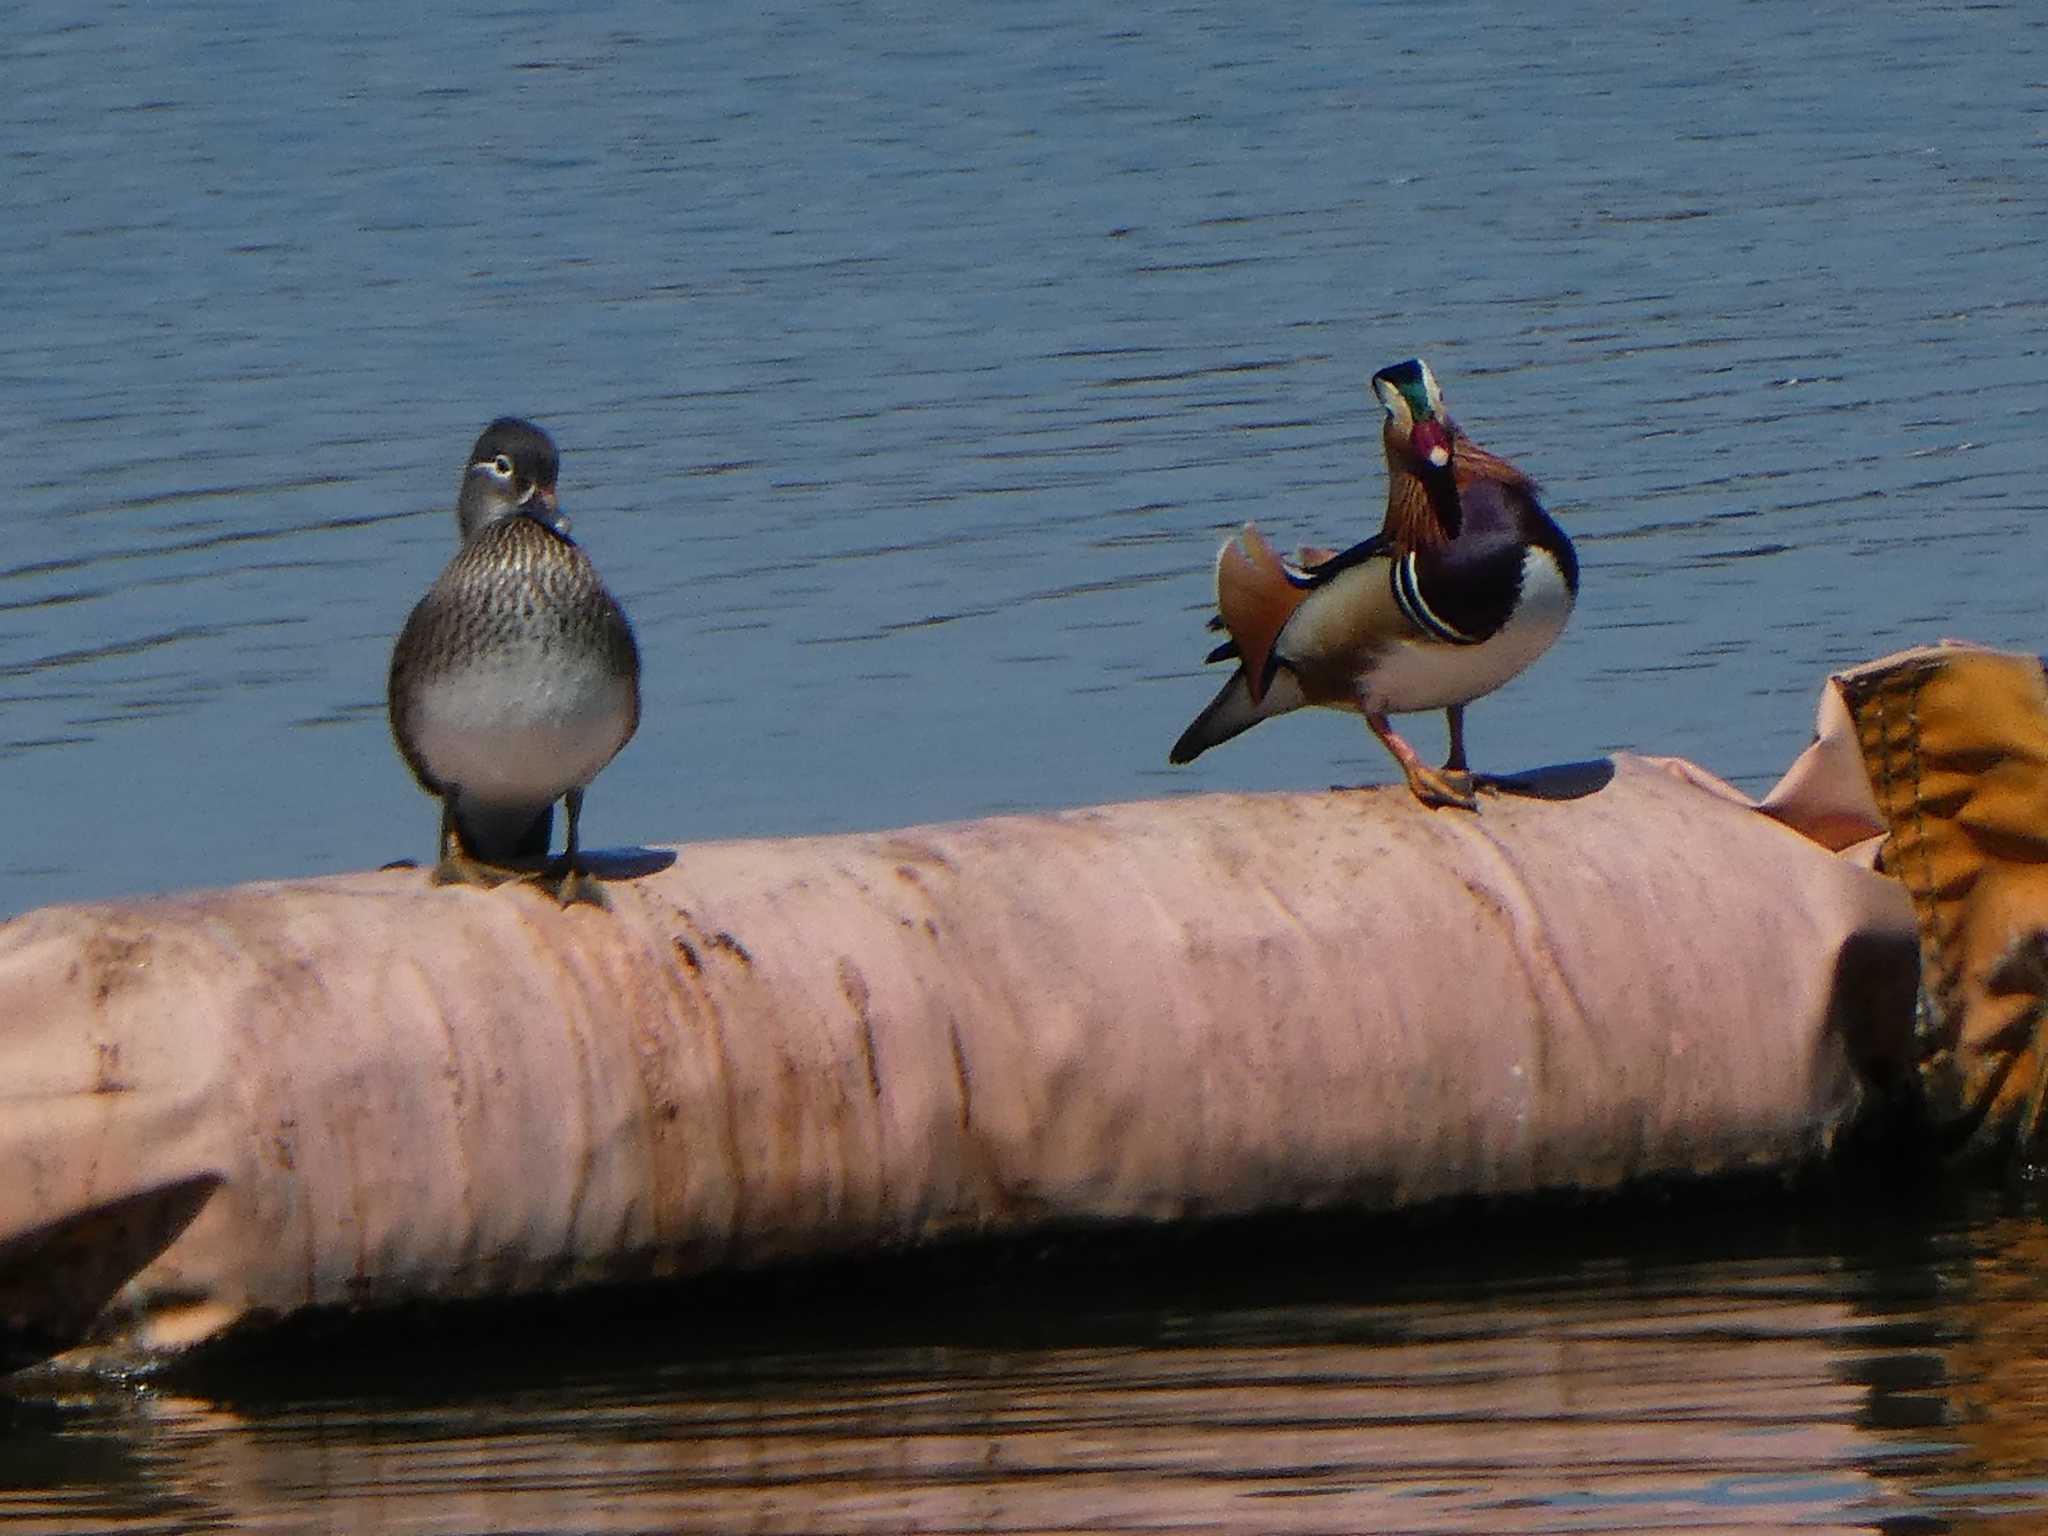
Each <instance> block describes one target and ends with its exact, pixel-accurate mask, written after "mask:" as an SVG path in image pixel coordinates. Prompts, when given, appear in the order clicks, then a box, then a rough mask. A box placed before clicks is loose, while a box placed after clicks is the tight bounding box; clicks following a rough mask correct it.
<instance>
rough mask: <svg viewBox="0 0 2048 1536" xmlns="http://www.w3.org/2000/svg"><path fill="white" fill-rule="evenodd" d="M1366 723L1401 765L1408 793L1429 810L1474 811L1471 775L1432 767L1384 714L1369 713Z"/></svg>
mask: <svg viewBox="0 0 2048 1536" xmlns="http://www.w3.org/2000/svg"><path fill="white" fill-rule="evenodd" d="M1365 723H1366V725H1367V726H1368V727H1370V728H1371V730H1372V733H1373V735H1375V736H1377V737H1379V739H1380V744H1381V745H1382V746H1384V747H1385V748H1386V749H1387V751H1389V752H1390V753H1392V754H1393V757H1394V761H1395V762H1397V763H1399V764H1400V765H1401V773H1402V776H1403V777H1404V778H1406V779H1407V780H1408V792H1409V793H1410V794H1412V795H1413V796H1415V798H1416V799H1417V800H1420V801H1421V802H1422V803H1423V804H1424V805H1427V806H1430V807H1432V808H1436V807H1444V808H1449V809H1455V810H1460V811H1476V810H1478V809H1479V800H1478V797H1477V796H1475V795H1474V794H1473V792H1472V788H1473V785H1472V775H1471V773H1470V772H1469V771H1468V770H1466V769H1465V768H1464V767H1463V766H1462V765H1460V766H1457V767H1452V766H1450V765H1448V764H1447V765H1446V766H1444V767H1442V768H1432V767H1430V766H1429V764H1427V763H1425V762H1424V761H1423V760H1422V759H1421V758H1419V757H1417V756H1416V755H1415V749H1414V748H1413V747H1411V746H1409V745H1408V743H1407V742H1405V741H1403V740H1402V739H1401V737H1400V735H1399V733H1398V732H1396V731H1395V729H1394V727H1393V725H1392V724H1391V723H1390V722H1389V721H1388V719H1387V717H1386V716H1385V715H1384V714H1381V713H1378V712H1376V711H1372V710H1368V711H1366V714H1365Z"/></svg>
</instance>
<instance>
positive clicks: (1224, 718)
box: [1167, 523, 1308, 763]
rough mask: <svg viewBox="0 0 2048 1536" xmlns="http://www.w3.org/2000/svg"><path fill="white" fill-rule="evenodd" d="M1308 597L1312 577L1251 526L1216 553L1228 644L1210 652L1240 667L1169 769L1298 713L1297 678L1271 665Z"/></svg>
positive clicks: (1220, 616)
mask: <svg viewBox="0 0 2048 1536" xmlns="http://www.w3.org/2000/svg"><path fill="white" fill-rule="evenodd" d="M1307 595H1308V578H1307V577H1306V576H1304V575H1303V574H1302V573H1300V572H1298V571H1295V570H1292V569H1290V568H1289V567H1288V565H1287V562H1286V561H1284V560H1282V559H1281V558H1280V555H1279V553H1278V551H1276V550H1275V549H1274V548H1273V546H1272V545H1271V544H1269V543H1268V542H1266V536H1265V535H1264V534H1262V533H1260V532H1259V530H1258V527H1257V526H1256V525H1255V524H1252V523H1246V524H1245V525H1244V529H1243V531H1242V532H1241V533H1239V534H1238V535H1237V536H1236V537H1235V538H1233V539H1230V540H1229V541H1227V542H1226V543H1225V544H1224V546H1223V548H1222V549H1221V550H1220V551H1218V552H1217V555H1216V614H1217V616H1216V618H1215V619H1214V620H1212V621H1211V624H1212V626H1213V627H1215V628H1219V629H1223V630H1226V631H1228V632H1229V635H1230V639H1229V640H1228V641H1226V642H1225V643H1224V644H1222V645H1219V646H1218V647H1216V649H1215V650H1213V651H1211V652H1210V653H1209V660H1211V661H1227V660H1230V659H1231V658H1232V657H1235V658H1236V659H1237V662H1238V668H1237V671H1236V673H1235V674H1233V675H1232V677H1231V679H1230V681H1229V682H1227V683H1225V684H1224V685H1223V691H1222V692H1220V693H1218V694H1217V695H1216V697H1215V698H1214V699H1212V700H1210V701H1209V707H1208V708H1207V709H1205V710H1203V711H1202V712H1201V714H1199V715H1197V716H1196V717H1195V721H1194V723H1193V724H1192V725H1190V726H1189V727H1188V728H1187V729H1186V730H1185V731H1182V732H1181V735H1180V740H1179V741H1176V742H1175V743H1174V744H1173V750H1172V752H1170V753H1168V754H1167V761H1168V762H1170V763H1188V762H1193V761H1194V760H1195V759H1196V758H1197V757H1199V756H1201V754H1202V753H1204V752H1206V751H1208V750H1209V748H1211V747H1213V746H1215V745H1216V744H1217V743H1219V742H1224V741H1228V740H1229V739H1230V738H1231V737H1233V736H1235V735H1237V733H1238V732H1240V731H1244V730H1249V729H1250V728H1251V727H1252V726H1254V725H1257V724H1258V723H1259V722H1260V721H1261V720H1266V719H1270V718H1271V717H1272V716H1274V715H1282V714H1285V713H1287V711H1289V710H1291V709H1299V708H1300V707H1301V706H1302V704H1303V702H1304V700H1303V698H1302V695H1301V689H1300V687H1299V685H1297V684H1296V683H1295V682H1294V679H1293V676H1292V674H1290V673H1287V672H1285V671H1283V670H1281V669H1280V668H1279V667H1278V666H1277V665H1276V663H1275V662H1274V659H1273V645H1274V642H1275V641H1277V640H1278V639H1279V638H1280V631H1281V630H1282V629H1283V628H1284V627H1285V626H1286V624H1287V621H1288V620H1289V619H1291V618H1293V617H1294V610H1295V609H1297V608H1299V607H1300V606H1301V603H1302V599H1303V598H1304V597H1306V596H1307Z"/></svg>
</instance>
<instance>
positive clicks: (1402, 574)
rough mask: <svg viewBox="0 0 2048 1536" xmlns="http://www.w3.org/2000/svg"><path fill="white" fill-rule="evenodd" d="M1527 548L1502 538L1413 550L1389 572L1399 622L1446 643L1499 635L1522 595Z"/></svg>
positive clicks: (1471, 641) (1479, 640)
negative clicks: (1473, 545) (1483, 544)
mask: <svg viewBox="0 0 2048 1536" xmlns="http://www.w3.org/2000/svg"><path fill="white" fill-rule="evenodd" d="M1525 552H1526V546H1525V545H1523V544H1522V543H1521V542H1520V541H1519V540H1502V541H1499V542H1496V543H1493V544H1492V547H1490V548H1484V549H1459V548H1458V547H1457V546H1456V545H1455V544H1453V545H1452V546H1450V547H1449V548H1447V549H1432V550H1426V551H1425V550H1416V551H1413V552H1411V553H1409V554H1405V555H1403V556H1401V557H1400V558H1399V559H1397V560H1395V561H1394V563H1393V566H1392V568H1391V570H1390V571H1389V573H1388V576H1389V580H1390V581H1391V582H1392V583H1393V588H1394V604H1395V606H1396V607H1398V608H1399V609H1400V610H1401V615H1402V617H1403V618H1405V619H1407V620H1408V622H1409V623H1411V624H1413V625H1414V626H1415V627H1416V628H1417V629H1419V630H1421V631H1422V632H1423V633H1424V634H1425V635H1428V636H1430V637H1431V638H1433V639H1436V640H1441V641H1444V642H1445V643H1446V644H1449V645H1480V644H1483V643H1484V642H1485V641H1487V640H1490V639H1492V638H1493V636H1495V635H1496V634H1498V633H1500V630H1501V628H1502V626H1503V625H1505V624H1506V623H1507V621H1508V620H1509V618H1511V617H1512V616H1513V614H1514V611H1515V604H1516V603H1517V602H1518V601H1519V600H1520V598H1521V595H1522V570H1523V563H1524V556H1525Z"/></svg>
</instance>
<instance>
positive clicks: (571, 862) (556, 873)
mask: <svg viewBox="0 0 2048 1536" xmlns="http://www.w3.org/2000/svg"><path fill="white" fill-rule="evenodd" d="M562 804H563V806H564V808H565V809H566V810H567V811H568V813H569V840H568V846H566V847H565V848H563V850H562V856H561V857H560V858H559V859H556V860H554V861H553V862H552V863H550V864H549V865H548V867H547V868H546V869H544V870H542V871H541V873H540V877H539V884H540V885H541V887H542V889H544V890H546V891H548V892H550V893H551V894H552V895H553V896H554V898H555V900H556V901H558V902H560V903H561V904H562V905H563V906H565V907H573V906H575V905H577V904H578V903H579V902H580V903H582V904H583V905H585V906H591V907H596V908H597V909H598V910H599V911H602V912H609V911H610V910H611V906H612V904H611V900H610V898H609V897H607V896H606V895H605V893H604V887H603V886H602V885H600V884H599V883H598V879H597V876H596V875H594V874H592V873H591V872H590V871H589V870H588V869H586V868H585V867H584V865H583V860H582V858H581V857H580V853H581V848H580V845H579V843H578V841H577V825H578V823H579V822H581V821H582V819H583V791H582V790H581V789H572V790H570V791H569V792H568V793H567V794H565V795H564V796H562Z"/></svg>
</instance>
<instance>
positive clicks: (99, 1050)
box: [92, 1040, 134, 1093]
mask: <svg viewBox="0 0 2048 1536" xmlns="http://www.w3.org/2000/svg"><path fill="white" fill-rule="evenodd" d="M94 1049H95V1054H96V1056H97V1063H98V1065H97V1068H96V1070H95V1071H94V1073H93V1079H92V1091H93V1092H94V1093H131V1092H133V1091H134V1085H133V1084H131V1083H128V1082H125V1081H123V1079H122V1077H121V1047H120V1045H119V1044H118V1043H116V1042H113V1041H107V1040H102V1041H100V1042H99V1044H98V1045H97V1046H96V1047H95V1048H94Z"/></svg>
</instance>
